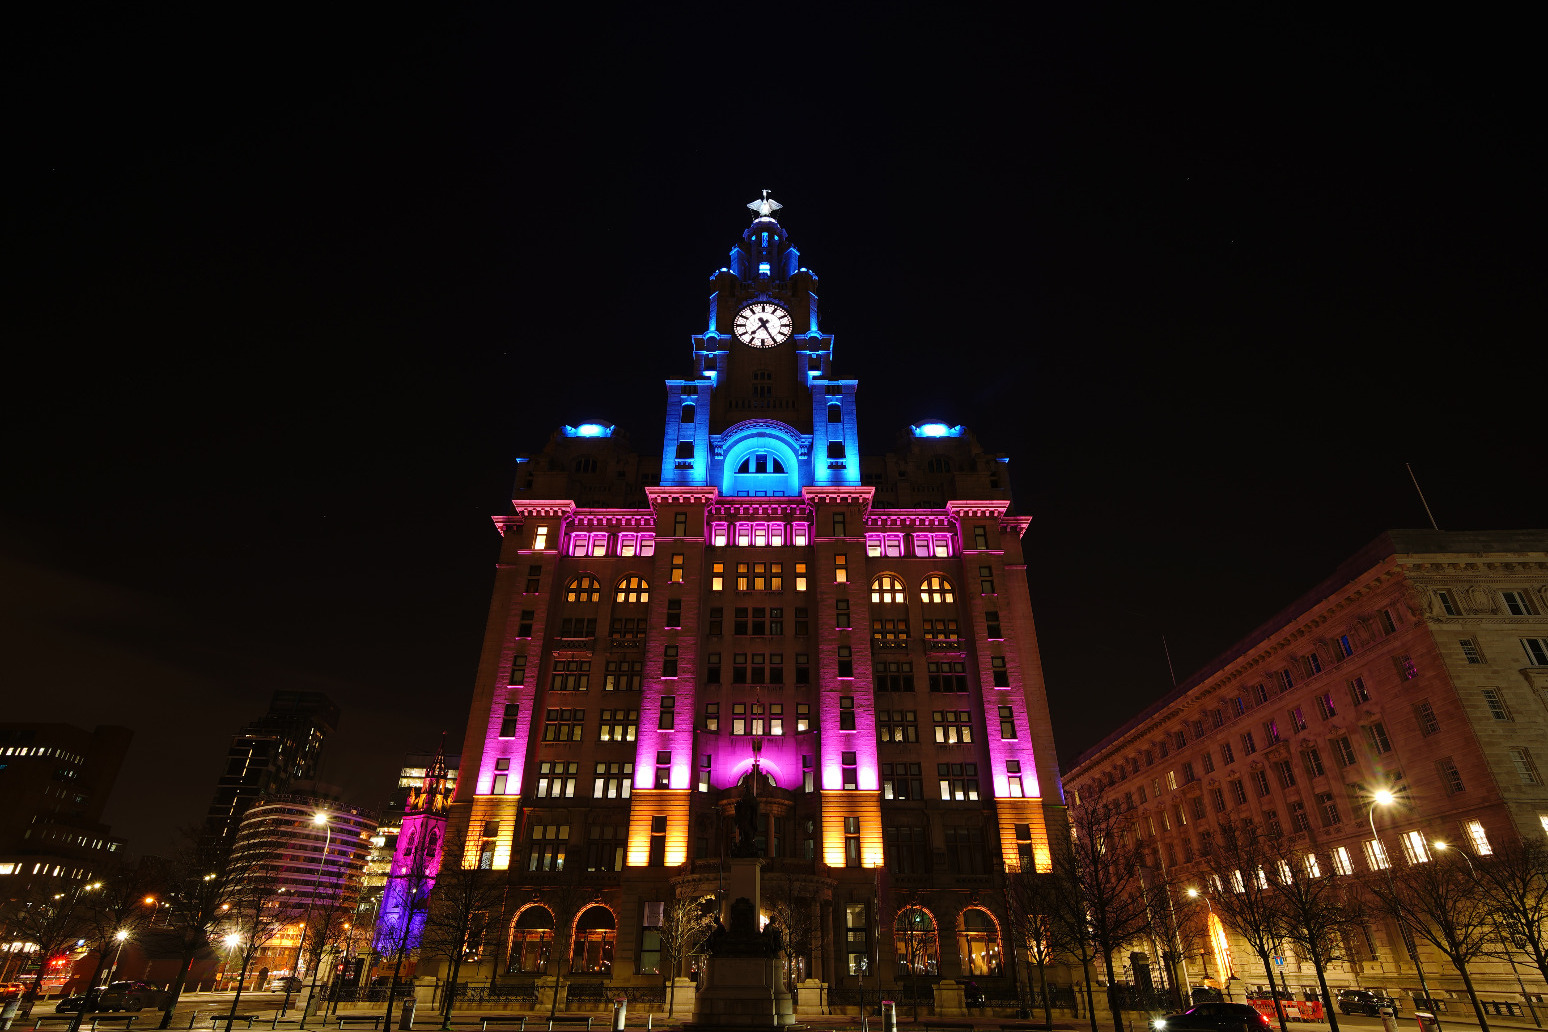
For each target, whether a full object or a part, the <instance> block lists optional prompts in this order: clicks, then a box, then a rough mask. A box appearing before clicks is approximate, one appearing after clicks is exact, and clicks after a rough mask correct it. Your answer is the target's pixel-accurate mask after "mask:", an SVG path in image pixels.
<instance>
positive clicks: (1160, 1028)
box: [1150, 1003, 1270, 1032]
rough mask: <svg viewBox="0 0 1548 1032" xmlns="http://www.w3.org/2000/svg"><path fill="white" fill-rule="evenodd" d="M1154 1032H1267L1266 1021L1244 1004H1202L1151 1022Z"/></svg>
mask: <svg viewBox="0 0 1548 1032" xmlns="http://www.w3.org/2000/svg"><path fill="white" fill-rule="evenodd" d="M1150 1027H1151V1028H1153V1029H1155V1032H1269V1030H1270V1025H1269V1020H1268V1018H1265V1017H1264V1016H1263V1015H1261V1014H1259V1013H1258V1012H1257V1011H1256V1010H1254V1009H1253V1008H1252V1007H1249V1006H1248V1005H1247V1004H1245V1003H1201V1004H1199V1005H1198V1006H1196V1007H1190V1008H1188V1009H1187V1010H1185V1011H1183V1012H1182V1013H1181V1014H1168V1015H1167V1016H1166V1017H1164V1018H1155V1019H1153V1020H1152V1021H1151V1022H1150Z"/></svg>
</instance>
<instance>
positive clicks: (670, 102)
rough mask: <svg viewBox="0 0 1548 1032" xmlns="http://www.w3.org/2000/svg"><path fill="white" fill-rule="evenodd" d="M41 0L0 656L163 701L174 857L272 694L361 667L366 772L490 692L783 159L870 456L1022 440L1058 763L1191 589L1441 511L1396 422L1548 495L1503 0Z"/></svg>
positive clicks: (92, 708) (1255, 581)
mask: <svg viewBox="0 0 1548 1032" xmlns="http://www.w3.org/2000/svg"><path fill="white" fill-rule="evenodd" d="M41 6H47V7H50V8H53V9H55V10H52V11H51V12H50V13H49V14H48V15H47V16H46V18H47V20H39V21H34V22H32V23H30V24H21V23H16V24H13V25H11V26H10V27H9V28H8V32H7V36H8V37H9V41H8V42H7V43H6V44H5V46H6V47H7V48H8V50H9V53H8V55H7V56H6V60H5V61H4V62H3V67H4V68H5V71H4V73H3V74H4V75H5V77H6V80H7V82H6V93H5V96H6V108H7V112H6V120H5V130H4V132H5V139H6V146H5V148H4V150H5V152H6V154H7V157H6V159H5V175H6V179H7V181H8V187H9V189H8V190H7V191H6V203H5V206H4V216H3V218H4V242H5V246H4V261H5V264H6V275H5V288H4V294H5V299H4V310H3V316H0V318H3V323H0V327H3V331H0V334H3V340H4V342H5V349H4V350H5V354H6V355H7V357H8V359H9V375H8V376H6V377H5V386H6V390H5V392H4V396H5V403H4V406H3V410H0V411H3V416H0V418H3V420H4V423H5V427H6V432H5V441H6V447H5V457H6V462H5V467H6V470H5V476H4V479H3V488H0V602H3V608H0V679H3V680H0V685H3V690H0V694H3V698H4V704H3V706H4V709H3V716H4V718H5V719H28V720H55V721H67V722H70V723H75V724H81V725H86V726H90V725H94V724H97V723H122V724H127V725H129V726H131V727H133V728H134V729H135V732H136V738H135V744H134V748H133V751H132V753H131V756H130V760H129V764H128V766H127V769H126V771H125V773H124V776H123V778H122V779H121V781H120V783H119V786H118V790H117V792H116V795H115V797H114V799H113V803H112V805H111V807H110V809H109V813H108V817H109V819H110V820H111V821H112V823H113V824H114V830H115V832H116V833H117V834H120V835H124V836H127V837H128V838H129V839H130V848H131V849H132V850H134V851H136V852H155V851H158V850H165V849H167V848H169V847H170V846H171V845H172V844H173V841H174V839H175V833H176V830H177V829H178V828H179V827H181V826H186V825H188V824H191V823H193V822H195V821H196V820H198V819H199V818H200V817H201V816H202V814H203V811H204V808H205V806H206V805H207V803H208V800H209V796H210V793H211V792H212V790H213V786H214V781H215V778H216V776H217V774H218V772H219V770H220V768H221V766H222V757H223V755H224V752H225V749H226V744H227V741H228V740H229V737H230V735H231V734H232V733H233V732H234V731H236V730H237V728H238V727H239V726H240V725H241V724H243V723H245V722H246V721H248V720H251V719H254V718H256V717H257V716H259V715H260V714H261V713H262V712H263V710H264V708H265V706H266V703H267V698H268V694H269V693H270V692H271V691H273V690H275V689H279V688H295V689H317V690H322V691H326V692H328V693H329V694H330V695H332V696H333V697H334V698H335V699H336V700H337V701H338V702H339V704H340V705H341V706H342V708H343V711H344V715H343V720H342V726H341V729H340V732H339V734H338V735H337V737H336V738H335V740H334V741H333V742H332V744H331V745H330V747H329V749H328V754H329V755H328V760H327V763H326V767H325V770H324V776H325V778H327V779H329V780H333V781H336V782H338V783H340V784H342V785H343V786H345V788H346V789H347V791H348V792H349V793H350V794H351V796H352V797H353V798H354V799H356V800H357V801H359V802H361V803H364V804H368V805H374V804H379V803H380V802H381V801H382V800H383V799H384V798H385V796H386V794H387V792H388V791H389V789H390V787H391V782H392V777H393V771H394V769H395V767H396V765H397V764H398V763H399V762H400V760H401V757H402V755H403V754H404V753H405V752H407V751H410V750H416V749H426V748H432V747H433V746H434V745H435V742H436V739H437V737H438V735H439V733H440V731H441V730H442V729H445V730H447V731H448V732H450V741H451V742H452V744H453V745H455V744H456V743H457V742H458V741H459V740H460V738H461V735H462V731H463V728H464V726H465V723H466V719H467V706H468V701H469V699H470V697H471V692H472V683H473V676H474V670H475V665H476V663H477V659H478V652H479V646H480V641H481V639H482V635H483V629H484V619H485V615H486V610H487V605H488V601H489V591H490V587H491V583H492V572H493V563H494V560H495V557H496V551H497V547H498V537H497V535H496V534H495V531H494V529H493V527H492V526H491V524H490V519H489V517H490V516H491V515H492V514H494V513H497V512H499V511H501V510H502V509H503V507H504V505H505V504H506V503H505V501H504V499H506V498H507V497H508V495H507V494H506V493H505V492H506V491H507V489H508V487H509V484H510V482H511V480H512V478H513V476H514V463H513V457H514V456H515V455H516V454H518V453H520V452H523V451H531V450H536V449H538V448H540V447H541V446H542V444H543V442H544V441H545V440H546V438H547V436H548V435H549V434H550V433H551V432H552V431H553V429H554V428H555V427H556V426H558V425H559V424H561V423H575V422H578V421H581V420H586V419H602V420H606V421H609V422H616V423H617V424H619V426H620V427H621V428H622V429H624V430H627V431H629V432H630V434H631V437H632V439H633V441H634V442H635V443H636V445H637V446H638V447H639V448H640V449H642V450H645V451H653V450H655V448H656V447H657V444H656V442H658V441H659V434H660V433H661V429H662V424H661V419H662V413H661V410H662V406H663V402H662V387H661V380H662V379H663V378H666V377H675V376H682V375H686V374H687V373H688V372H689V364H688V339H689V335H690V334H691V333H693V332H694V331H695V330H699V329H702V327H703V324H704V313H705V307H706V298H707V295H708V291H709V277H710V274H711V272H712V271H713V270H714V269H715V268H717V267H718V266H719V265H721V264H722V263H723V259H724V256H725V253H726V251H727V250H728V249H729V248H730V246H731V244H732V243H733V242H734V241H735V240H736V238H737V236H738V234H739V233H740V232H741V230H742V229H743V228H744V227H745V225H746V223H747V220H748V219H749V217H750V216H749V214H748V213H747V211H746V209H745V208H744V205H745V204H746V203H747V202H748V201H751V200H753V199H754V198H756V197H757V196H758V194H759V191H760V190H762V189H763V188H769V189H771V190H772V191H773V193H774V196H775V198H777V199H778V200H779V201H781V202H782V203H783V204H785V205H786V208H785V210H784V211H783V212H781V213H780V215H781V219H782V222H783V224H784V225H785V226H786V228H787V229H788V230H789V232H790V234H791V237H792V239H793V240H794V242H795V243H796V244H797V246H799V247H800V248H801V251H802V255H803V260H804V264H807V265H809V266H810V267H811V268H813V269H814V270H815V271H816V272H817V273H818V275H819V276H820V277H821V286H820V290H821V295H822V305H823V329H824V330H826V331H828V332H832V333H834V334H836V337H837V372H838V374H839V375H842V376H858V377H859V378H860V381H861V389H860V396H859V405H860V417H861V427H862V443H863V445H864V448H865V451H866V452H867V453H876V452H880V451H884V450H886V449H888V448H890V447H891V446H892V445H893V443H894V441H895V439H896V435H897V434H898V433H899V431H900V430H902V428H904V427H905V426H906V425H907V424H908V423H910V422H917V421H919V420H921V419H926V418H932V419H942V420H946V421H948V422H953V423H955V422H963V423H966V424H967V425H968V426H969V427H970V428H971V429H972V430H973V431H974V432H975V433H976V434H977V436H978V438H979V440H980V441H981V442H982V444H983V445H984V446H985V447H986V448H987V449H989V450H992V451H1000V452H1005V453H1008V454H1010V455H1011V456H1012V463H1011V466H1010V469H1011V471H1012V477H1013V484H1014V486H1015V491H1016V504H1017V507H1018V509H1019V510H1020V511H1022V512H1024V513H1027V514H1030V515H1031V516H1033V517H1034V522H1033V524H1032V529H1031V531H1030V532H1029V534H1028V536H1027V538H1026V548H1027V554H1028V557H1029V562H1030V572H1029V576H1030V579H1031V584H1032V602H1033V606H1034V609H1035V611H1036V613H1037V616H1038V626H1039V637H1040V643H1041V647H1042V652H1043V657H1044V665H1045V670H1046V674H1047V680H1048V685H1049V693H1050V700H1051V705H1052V710H1053V720H1054V729H1055V733H1056V735H1057V737H1058V740H1059V743H1060V746H1059V748H1060V754H1061V759H1062V760H1064V761H1065V762H1066V763H1067V762H1068V761H1069V760H1072V759H1073V758H1074V757H1075V756H1076V755H1078V754H1079V753H1080V752H1081V751H1083V750H1084V749H1085V748H1087V747H1088V746H1090V745H1091V744H1093V743H1094V742H1095V741H1096V740H1098V739H1099V738H1101V737H1102V736H1103V735H1104V734H1106V733H1107V732H1108V731H1110V730H1112V729H1113V728H1114V727H1115V726H1117V725H1118V724H1119V723H1121V722H1122V721H1123V720H1124V719H1125V717H1126V716H1127V715H1129V714H1130V713H1132V712H1133V711H1134V710H1136V709H1137V708H1139V707H1140V706H1142V705H1144V704H1145V703H1147V702H1149V701H1151V700H1152V699H1154V698H1155V697H1156V696H1157V695H1159V694H1161V693H1163V692H1165V691H1167V690H1168V689H1169V688H1170V687H1171V683H1172V681H1171V676H1170V674H1169V673H1168V669H1167V660H1166V655H1165V652H1164V651H1163V646H1162V638H1163V635H1164V636H1165V639H1166V641H1167V643H1168V644H1169V646H1170V650H1171V656H1172V660H1173V662H1174V665H1175V669H1176V673H1177V676H1178V678H1179V679H1181V678H1186V677H1187V676H1188V675H1189V674H1190V673H1192V672H1193V671H1195V670H1196V669H1198V668H1199V667H1200V666H1202V665H1203V664H1205V663H1206V662H1208V661H1209V659H1210V658H1211V657H1213V656H1214V655H1216V654H1217V653H1219V652H1220V651H1222V650H1223V649H1225V648H1226V647H1227V646H1229V645H1230V644H1231V643H1232V642H1233V641H1235V640H1236V639H1237V638H1238V637H1240V636H1241V635H1242V634H1244V633H1245V632H1246V631H1248V630H1250V629H1251V628H1252V627H1254V626H1255V625H1257V624H1258V623H1259V622H1261V621H1263V620H1264V619H1266V618H1268V617H1269V616H1270V615H1271V614H1273V613H1274V612H1275V611H1277V610H1278V609H1279V608H1280V607H1282V606H1283V605H1285V604H1287V603H1288V602H1289V601H1291V600H1292V599H1293V598H1294V597H1295V596H1296V595H1297V594H1299V593H1300V592H1302V591H1304V590H1306V589H1307V588H1309V587H1310V586H1312V585H1313V584H1315V583H1316V582H1317V581H1318V580H1320V579H1321V578H1322V577H1323V576H1324V575H1325V574H1326V573H1328V572H1329V571H1330V570H1331V568H1332V567H1333V566H1334V565H1335V564H1336V563H1337V562H1338V561H1339V560H1341V559H1343V558H1345V557H1346V556H1347V555H1349V554H1350V553H1352V552H1354V551H1355V550H1357V549H1358V548H1359V547H1360V546H1362V545H1363V544H1365V543H1366V542H1367V541H1369V540H1370V539H1371V538H1372V537H1374V536H1375V535H1376V534H1378V533H1379V532H1381V531H1382V530H1384V529H1387V528H1392V527H1416V526H1423V525H1425V524H1426V523H1427V520H1426V517H1425V513H1424V511H1423V508H1422V507H1421V505H1420V502H1419V499H1418V497H1417V496H1416V494H1415V492H1414V490H1413V487H1412V486H1411V484H1410V482H1409V479H1408V474H1407V472H1406V471H1405V469H1404V463H1405V462H1412V463H1413V466H1414V469H1415V471H1416V473H1417V474H1418V476H1419V478H1420V481H1421V483H1422V485H1423V487H1424V489H1425V491H1426V492H1427V495H1428V497H1429V501H1430V504H1431V506H1432V507H1433V509H1434V512H1435V518H1436V520H1437V521H1438V522H1439V524H1440V526H1441V527H1442V529H1458V530H1460V529H1490V528H1520V527H1542V526H1545V525H1548V517H1545V510H1544V503H1545V500H1548V487H1545V483H1548V476H1545V470H1544V465H1545V464H1544V457H1545V456H1544V453H1545V450H1548V449H1545V446H1544V424H1543V418H1544V408H1543V404H1542V384H1543V375H1544V366H1545V364H1548V363H1545V361H1544V358H1543V343H1544V341H1545V339H1548V335H1545V332H1544V331H1545V322H1548V320H1545V318H1544V305H1543V298H1544V290H1543V288H1544V273H1545V264H1548V263H1545V259H1544V253H1545V248H1544V243H1543V237H1544V228H1545V226H1544V223H1545V219H1544V196H1545V195H1544V188H1543V184H1544V183H1545V182H1548V169H1545V167H1544V165H1545V162H1544V154H1545V147H1544V139H1543V135H1544V122H1543V119H1542V117H1541V112H1540V110H1539V109H1538V103H1539V101H1540V99H1541V96H1542V81H1541V74H1540V73H1541V61H1540V55H1539V54H1538V53H1537V49H1536V48H1537V43H1536V36H1535V33H1534V32H1530V31H1528V29H1527V27H1526V26H1524V25H1515V24H1511V23H1510V22H1508V21H1506V20H1504V19H1503V18H1502V17H1500V16H1499V15H1498V14H1497V13H1496V14H1495V15H1490V14H1489V12H1488V11H1487V10H1485V9H1479V10H1476V11H1475V10H1471V9H1470V10H1468V11H1462V10H1460V9H1448V10H1446V11H1444V12H1438V13H1444V14H1445V19H1444V20H1440V19H1439V17H1437V20H1434V21H1427V22H1421V21H1412V20H1405V21H1394V20H1387V19H1378V18H1377V17H1375V16H1371V18H1370V20H1368V21H1365V22H1361V21H1358V20H1350V19H1349V18H1348V17H1347V12H1344V13H1343V14H1341V16H1340V18H1339V20H1337V21H1329V22H1322V23H1313V22H1308V21H1304V20H1302V19H1303V18H1305V17H1306V15H1304V14H1301V13H1299V12H1296V11H1293V10H1291V9H1290V8H1289V7H1288V6H1286V7H1273V6H1266V5H1236V6H1234V7H1231V8H1225V7H1222V8H1220V9H1218V10H1207V9H1205V8H1203V7H1195V6H1185V7H1182V8H1179V7H1177V5H1150V7H1148V8H1145V9H1142V10H1139V11H1122V10H1119V9H1116V8H1101V9H1095V10H1093V5H1082V4H1076V5H1057V6H1056V5H1019V8H1018V9H1017V11H1018V13H1010V11H1011V8H1010V7H1009V5H1006V6H1004V7H1003V8H1002V7H999V6H997V5H972V6H971V9H970V11H969V12H968V13H961V12H958V11H956V10H954V9H955V8H969V5H944V4H940V5H932V6H930V7H912V6H905V5H897V6H894V5H868V6H866V7H857V8H854V9H853V10H852V11H851V13H847V14H839V15H834V14H831V13H828V14H824V13H821V8H822V5H805V6H802V5H740V6H738V5H726V4H722V5H718V6H716V7H709V8H705V9H703V10H702V11H698V12H694V13H688V12H686V11H685V9H683V8H672V7H668V6H663V7H662V8H661V9H660V10H651V9H648V8H644V7H635V8H631V9H630V10H631V11H632V12H633V13H629V14H620V13H617V12H613V11H610V10H609V9H607V8H605V7H598V6H592V5H565V6H566V8H567V9H570V10H573V11H574V16H573V20H567V16H564V15H556V14H555V13H553V11H551V10H546V9H545V7H546V6H547V5H544V6H543V7H540V6H539V5H528V4H504V5H495V6H491V7H487V8H484V7H465V6H463V7H459V6H454V5H449V4H448V5H421V7H422V9H421V10H419V11H417V12H414V13H403V12H402V11H400V10H399V9H397V8H392V7H387V6H363V5H362V6H360V7H359V8H355V9H351V10H350V11H348V12H347V13H346V12H342V11H336V10H333V8H334V7H335V6H338V5H321V4H314V5H309V6H306V7H299V6H298V7H295V8H293V9H287V8H285V7H284V6H283V5H277V6H273V5H262V6H256V7H254V6H246V7H236V8H233V7H231V5H208V4H204V5H197V6H193V5H190V6H188V7H186V8H177V7H173V6H170V5H153V6H154V8H155V11H154V13H151V12H149V11H147V10H140V9H119V10H109V9H108V8H107V5H102V8H101V9H100V10H98V9H95V8H92V7H90V6H82V5H62V4H55V5H41ZM642 10H643V11H648V13H640V12H641V11H642ZM846 10H848V9H846ZM1397 10H1399V11H1400V12H1401V15H1402V17H1403V18H1405V19H1413V18H1414V17H1415V16H1416V14H1417V11H1416V9H1414V8H1412V7H1410V8H1407V9H1397ZM1491 17H1492V18H1494V19H1495V20H1490V21H1485V20H1483V19H1487V18H1491ZM1469 19H1471V20H1469Z"/></svg>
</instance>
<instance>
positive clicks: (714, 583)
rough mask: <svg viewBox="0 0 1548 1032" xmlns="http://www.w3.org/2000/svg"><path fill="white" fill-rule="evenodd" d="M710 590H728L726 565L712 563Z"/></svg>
mask: <svg viewBox="0 0 1548 1032" xmlns="http://www.w3.org/2000/svg"><path fill="white" fill-rule="evenodd" d="M710 590H711V591H724V590H726V564H725V563H710Z"/></svg>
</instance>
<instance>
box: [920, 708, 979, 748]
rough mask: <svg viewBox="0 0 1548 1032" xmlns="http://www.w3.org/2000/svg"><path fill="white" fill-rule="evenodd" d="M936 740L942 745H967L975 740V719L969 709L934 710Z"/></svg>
mask: <svg viewBox="0 0 1548 1032" xmlns="http://www.w3.org/2000/svg"><path fill="white" fill-rule="evenodd" d="M930 718H931V720H933V721H934V723H935V741H936V742H937V743H938V744H940V745H967V744H971V743H972V741H973V721H972V717H971V716H970V715H969V713H968V711H967V710H934V711H932V712H931V714H930Z"/></svg>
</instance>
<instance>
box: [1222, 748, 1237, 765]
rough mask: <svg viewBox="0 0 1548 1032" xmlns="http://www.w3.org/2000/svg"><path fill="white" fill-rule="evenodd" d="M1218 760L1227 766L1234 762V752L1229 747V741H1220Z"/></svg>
mask: <svg viewBox="0 0 1548 1032" xmlns="http://www.w3.org/2000/svg"><path fill="white" fill-rule="evenodd" d="M1220 760H1221V762H1222V763H1225V764H1226V765H1227V766H1229V765H1231V764H1233V763H1235V762H1236V753H1235V751H1234V750H1233V749H1232V748H1231V743H1230V742H1221V743H1220Z"/></svg>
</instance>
